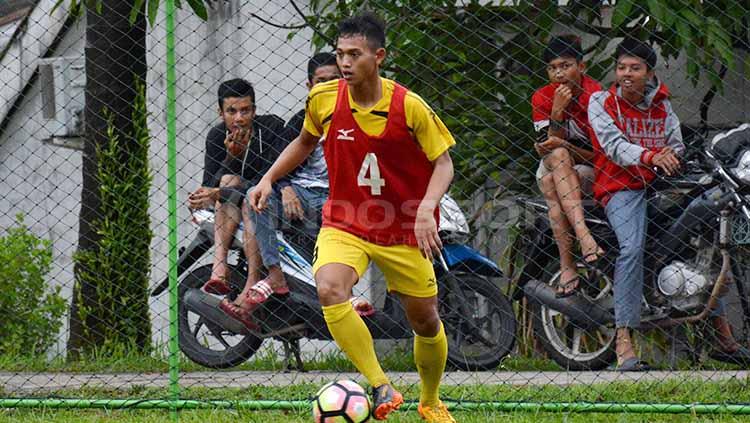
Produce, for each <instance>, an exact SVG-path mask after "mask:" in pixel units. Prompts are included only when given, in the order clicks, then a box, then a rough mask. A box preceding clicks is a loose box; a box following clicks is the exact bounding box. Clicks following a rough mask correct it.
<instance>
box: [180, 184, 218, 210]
mask: <svg viewBox="0 0 750 423" xmlns="http://www.w3.org/2000/svg"><path fill="white" fill-rule="evenodd" d="M219 193H220V191H219V188H206V187H200V188H198V189H197V190H195V191H194V192H193V193H191V194H190V195H188V206H189V207H190V208H191V209H203V208H206V207H210V206H211V205H212V204H213V203H215V202H216V200H218V199H219Z"/></svg>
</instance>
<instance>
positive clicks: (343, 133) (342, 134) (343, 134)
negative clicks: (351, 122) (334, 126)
mask: <svg viewBox="0 0 750 423" xmlns="http://www.w3.org/2000/svg"><path fill="white" fill-rule="evenodd" d="M352 132H354V129H339V135H338V136H337V137H336V139H337V140H342V141H354V137H353V136H351V135H349V134H351V133H352Z"/></svg>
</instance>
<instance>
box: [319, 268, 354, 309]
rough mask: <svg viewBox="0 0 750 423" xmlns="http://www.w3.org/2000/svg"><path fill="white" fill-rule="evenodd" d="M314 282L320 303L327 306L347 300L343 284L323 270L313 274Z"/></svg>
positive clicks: (347, 296)
mask: <svg viewBox="0 0 750 423" xmlns="http://www.w3.org/2000/svg"><path fill="white" fill-rule="evenodd" d="M321 273H322V274H321ZM315 284H316V285H317V287H318V299H319V300H320V304H321V305H324V306H328V305H335V304H341V303H343V302H346V301H349V295H348V293H347V292H345V291H346V289H345V287H344V284H343V283H341V282H340V281H338V280H336V279H335V278H331V277H330V276H328V275H326V274H325V273H324V272H318V274H317V275H315Z"/></svg>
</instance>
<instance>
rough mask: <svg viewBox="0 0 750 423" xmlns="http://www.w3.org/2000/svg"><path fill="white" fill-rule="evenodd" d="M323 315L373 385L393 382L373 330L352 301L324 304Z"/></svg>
mask: <svg viewBox="0 0 750 423" xmlns="http://www.w3.org/2000/svg"><path fill="white" fill-rule="evenodd" d="M323 317H324V318H325V320H326V324H327V325H328V330H330V331H331V335H333V339H334V340H335V341H336V344H338V346H339V348H341V349H342V350H343V351H344V353H345V354H346V356H347V357H349V360H351V361H352V363H354V366H355V367H356V368H357V370H359V372H360V373H362V374H363V375H364V376H365V378H366V379H367V381H368V382H369V383H370V385H371V386H380V385H383V384H386V383H390V381H389V380H388V377H387V376H386V375H385V373H384V372H383V369H382V368H381V367H380V363H378V357H377V356H376V355H375V346H374V345H373V343H372V334H370V330H369V329H367V325H365V322H364V321H363V320H362V318H361V317H359V314H357V313H356V312H355V311H354V308H352V303H351V302H349V301H347V302H344V303H341V304H334V305H331V306H323Z"/></svg>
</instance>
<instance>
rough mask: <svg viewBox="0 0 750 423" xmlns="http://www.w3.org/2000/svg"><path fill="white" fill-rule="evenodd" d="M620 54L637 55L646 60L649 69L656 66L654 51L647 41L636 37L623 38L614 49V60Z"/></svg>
mask: <svg viewBox="0 0 750 423" xmlns="http://www.w3.org/2000/svg"><path fill="white" fill-rule="evenodd" d="M622 56H631V57H637V58H639V59H641V60H643V61H644V62H646V66H648V69H649V70H651V69H653V68H654V67H656V51H654V49H653V48H652V47H651V46H650V45H648V43H645V42H643V41H641V40H639V39H637V38H625V39H624V40H622V42H621V43H620V44H619V45H618V46H617V49H616V50H615V62H616V61H618V60H620V57H622Z"/></svg>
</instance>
